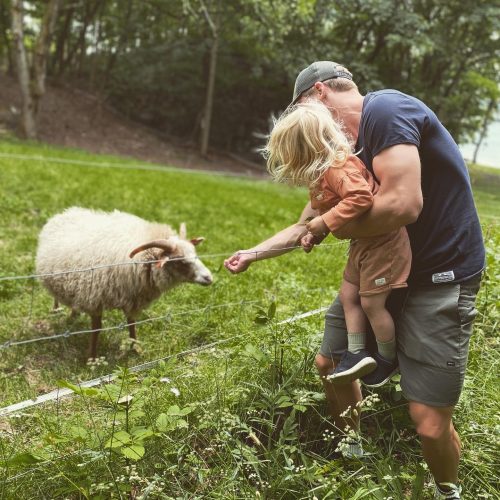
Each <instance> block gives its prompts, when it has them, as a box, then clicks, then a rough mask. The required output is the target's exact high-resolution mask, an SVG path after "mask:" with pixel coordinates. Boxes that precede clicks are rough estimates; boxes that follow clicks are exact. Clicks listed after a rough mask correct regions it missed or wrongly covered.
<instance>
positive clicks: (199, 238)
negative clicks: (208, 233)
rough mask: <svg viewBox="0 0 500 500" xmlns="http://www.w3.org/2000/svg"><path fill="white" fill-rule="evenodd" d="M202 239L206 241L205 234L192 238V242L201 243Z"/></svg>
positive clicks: (194, 243)
mask: <svg viewBox="0 0 500 500" xmlns="http://www.w3.org/2000/svg"><path fill="white" fill-rule="evenodd" d="M202 241H205V238H204V237H203V236H199V237H198V238H193V239H192V240H191V243H192V244H193V245H194V246H196V245H199V244H200V243H201V242H202Z"/></svg>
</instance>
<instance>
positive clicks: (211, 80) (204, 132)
mask: <svg viewBox="0 0 500 500" xmlns="http://www.w3.org/2000/svg"><path fill="white" fill-rule="evenodd" d="M218 49H219V37H218V36H217V33H215V35H214V38H213V39H212V46H211V47H210V67H209V71H208V85H207V95H206V99H205V112H204V113H203V118H202V119H201V147H200V153H201V155H202V156H207V152H208V143H209V139H210V125H211V122H212V109H213V102H214V88H215V75H216V67H217V52H218Z"/></svg>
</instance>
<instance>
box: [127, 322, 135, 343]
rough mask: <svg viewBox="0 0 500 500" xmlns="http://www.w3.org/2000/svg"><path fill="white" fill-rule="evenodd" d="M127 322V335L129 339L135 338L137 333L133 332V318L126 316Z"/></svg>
mask: <svg viewBox="0 0 500 500" xmlns="http://www.w3.org/2000/svg"><path fill="white" fill-rule="evenodd" d="M127 323H128V336H129V337H130V338H131V339H134V340H137V335H136V333H135V318H130V317H127Z"/></svg>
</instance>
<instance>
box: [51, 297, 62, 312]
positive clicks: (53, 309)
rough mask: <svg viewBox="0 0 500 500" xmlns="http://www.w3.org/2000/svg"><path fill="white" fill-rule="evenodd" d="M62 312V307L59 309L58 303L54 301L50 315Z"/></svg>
mask: <svg viewBox="0 0 500 500" xmlns="http://www.w3.org/2000/svg"><path fill="white" fill-rule="evenodd" d="M62 310H63V308H62V307H59V301H58V300H57V299H54V306H53V307H52V314H57V313H59V312H61V311H62Z"/></svg>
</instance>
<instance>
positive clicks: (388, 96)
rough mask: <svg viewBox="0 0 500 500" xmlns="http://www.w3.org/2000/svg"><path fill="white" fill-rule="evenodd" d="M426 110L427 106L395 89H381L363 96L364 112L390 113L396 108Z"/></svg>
mask: <svg viewBox="0 0 500 500" xmlns="http://www.w3.org/2000/svg"><path fill="white" fill-rule="evenodd" d="M399 106H402V107H405V108H414V109H422V110H424V109H427V106H426V105H425V104H424V103H423V102H422V101H421V100H420V99H418V98H417V97H414V96H412V95H408V94H405V93H404V92H401V91H399V90H395V89H383V90H376V91H374V92H369V93H368V94H366V96H365V106H364V111H365V112H378V111H382V112H390V111H391V110H394V108H395V107H396V108H397V107H399Z"/></svg>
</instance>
